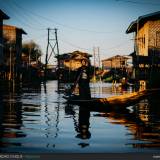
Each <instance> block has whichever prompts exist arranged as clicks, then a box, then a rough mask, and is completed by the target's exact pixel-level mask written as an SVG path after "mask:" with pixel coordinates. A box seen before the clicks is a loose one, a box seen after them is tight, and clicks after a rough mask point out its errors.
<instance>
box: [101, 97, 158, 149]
mask: <svg viewBox="0 0 160 160" xmlns="http://www.w3.org/2000/svg"><path fill="white" fill-rule="evenodd" d="M157 98H158V97H150V98H149V99H144V100H142V101H140V102H139V103H138V104H136V105H135V106H131V107H129V108H128V110H127V109H126V110H125V111H124V110H123V112H120V113H119V112H117V111H116V112H114V111H112V112H108V113H103V114H102V116H103V117H106V118H107V119H109V121H110V123H112V124H121V125H124V126H125V127H127V129H128V130H129V131H130V133H129V134H131V135H133V138H132V139H131V141H133V142H132V143H128V144H127V145H132V146H133V147H136V148H137V147H138V148H145V147H146V148H157V147H160V123H159V122H160V118H159V117H160V116H159V113H160V112H159V111H160V109H159V103H156V102H159V98H158V99H157ZM155 103H156V104H157V105H155ZM134 140H139V141H137V142H136V141H134Z"/></svg>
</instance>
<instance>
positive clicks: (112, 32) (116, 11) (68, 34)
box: [0, 0, 160, 64]
mask: <svg viewBox="0 0 160 160" xmlns="http://www.w3.org/2000/svg"><path fill="white" fill-rule="evenodd" d="M0 8H1V10H2V11H4V12H5V13H6V14H7V15H8V16H9V17H10V19H9V20H5V21H4V24H8V25H14V26H17V27H19V28H23V30H24V31H25V32H26V33H27V35H23V43H24V42H28V41H30V40H33V41H35V42H36V43H37V44H38V45H39V46H40V48H41V49H42V52H43V56H42V62H45V54H46V47H47V28H52V29H54V28H57V29H58V32H57V33H58V34H57V36H58V43H59V50H60V54H63V53H68V52H73V51H76V50H79V51H82V52H87V53H89V54H91V55H93V47H95V48H97V47H99V53H100V58H101V60H102V59H106V58H109V57H111V56H115V55H129V54H130V53H132V52H133V48H134V41H133V34H132V33H131V34H126V33H125V31H126V30H127V28H128V26H129V24H130V23H131V22H132V21H134V20H136V19H137V18H138V17H139V16H142V15H145V14H149V13H152V12H156V11H160V0H141V1H139V0H0ZM50 38H52V39H54V38H55V35H54V32H51V34H50ZM51 44H53V45H54V41H51ZM49 52H50V50H49ZM96 53H97V50H96ZM49 63H51V64H52V63H55V59H54V56H53V57H51V59H50V61H49Z"/></svg>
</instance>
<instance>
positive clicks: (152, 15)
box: [126, 11, 160, 33]
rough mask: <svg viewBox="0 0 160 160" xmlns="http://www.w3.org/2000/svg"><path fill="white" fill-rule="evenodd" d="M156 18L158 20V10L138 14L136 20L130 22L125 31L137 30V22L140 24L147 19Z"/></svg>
mask: <svg viewBox="0 0 160 160" xmlns="http://www.w3.org/2000/svg"><path fill="white" fill-rule="evenodd" d="M157 19H159V20H160V11H157V12H154V13H150V14H146V15H143V16H140V17H138V19H137V20H135V21H133V22H131V24H130V25H129V27H128V28H127V30H126V33H131V32H135V31H136V30H137V23H139V25H142V24H144V23H145V22H146V21H148V20H157Z"/></svg>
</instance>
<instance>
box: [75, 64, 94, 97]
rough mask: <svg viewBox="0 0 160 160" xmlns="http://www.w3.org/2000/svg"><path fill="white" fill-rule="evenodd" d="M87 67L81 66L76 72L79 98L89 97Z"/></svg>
mask: <svg viewBox="0 0 160 160" xmlns="http://www.w3.org/2000/svg"><path fill="white" fill-rule="evenodd" d="M89 74H90V73H89V67H86V66H82V67H80V68H79V69H78V72H77V79H78V85H79V96H80V99H82V100H85V99H91V93H90V86H89V82H90V77H89Z"/></svg>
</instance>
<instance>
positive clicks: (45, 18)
mask: <svg viewBox="0 0 160 160" xmlns="http://www.w3.org/2000/svg"><path fill="white" fill-rule="evenodd" d="M12 2H13V3H14V4H15V5H16V6H17V7H18V8H20V9H22V10H23V11H24V10H26V11H27V13H28V12H29V13H30V14H32V15H34V16H36V17H39V18H42V19H44V20H46V21H48V22H51V21H53V22H54V23H56V24H57V25H60V26H63V27H65V28H68V29H73V30H77V31H83V32H90V33H97V34H109V33H115V32H118V31H109V32H106V31H104V32H103V31H95V30H88V29H82V28H77V27H73V26H69V25H66V24H62V23H59V22H57V21H55V20H53V19H50V18H47V17H45V16H42V15H40V14H37V13H35V12H33V11H31V10H29V9H26V8H24V7H22V6H21V5H19V4H18V3H17V2H15V0H12Z"/></svg>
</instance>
